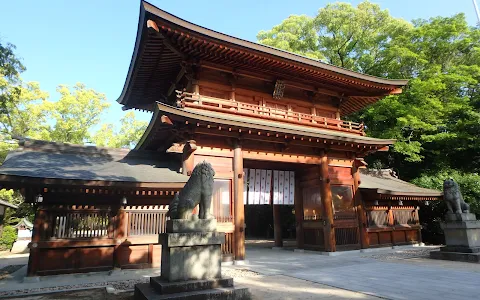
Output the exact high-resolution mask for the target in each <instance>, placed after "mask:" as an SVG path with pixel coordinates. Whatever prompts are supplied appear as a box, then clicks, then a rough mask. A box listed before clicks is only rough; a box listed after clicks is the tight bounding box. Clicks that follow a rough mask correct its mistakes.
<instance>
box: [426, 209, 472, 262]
mask: <svg viewBox="0 0 480 300" xmlns="http://www.w3.org/2000/svg"><path fill="white" fill-rule="evenodd" d="M445 219H446V222H445V223H442V224H441V227H442V229H443V232H444V233H445V244H446V246H445V247H442V248H440V251H432V252H430V257H431V258H435V259H446V260H456V261H466V262H476V263H480V221H477V220H476V218H475V214H472V213H462V214H452V213H449V214H447V215H446V216H445Z"/></svg>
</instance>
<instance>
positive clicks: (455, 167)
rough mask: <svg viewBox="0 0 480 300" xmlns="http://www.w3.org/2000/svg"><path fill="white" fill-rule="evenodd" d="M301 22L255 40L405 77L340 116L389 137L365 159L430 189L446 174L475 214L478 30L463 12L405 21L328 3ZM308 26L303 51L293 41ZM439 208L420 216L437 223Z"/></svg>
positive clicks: (479, 140)
mask: <svg viewBox="0 0 480 300" xmlns="http://www.w3.org/2000/svg"><path fill="white" fill-rule="evenodd" d="M304 19H306V20H308V22H307V21H302V22H300V21H299V22H296V23H295V24H291V23H292V22H293V21H294V20H295V18H292V17H290V18H289V19H287V20H285V21H284V22H282V24H280V25H278V26H275V27H274V28H273V29H272V30H269V31H263V32H260V33H259V35H258V40H259V42H260V43H264V44H267V45H270V46H274V47H277V48H281V49H284V50H288V51H292V52H296V53H299V54H302V55H306V53H308V52H315V53H317V54H316V56H317V57H323V59H324V61H326V62H328V63H330V64H334V65H337V66H341V67H345V68H348V69H352V70H355V71H359V72H363V73H367V74H370V75H375V76H383V77H388V78H407V79H409V84H408V86H407V87H406V88H405V89H404V92H403V93H402V94H400V95H396V96H389V97H386V98H385V99H383V100H381V101H379V102H377V103H375V104H374V105H371V106H369V107H367V108H365V109H363V110H362V111H360V112H357V113H356V114H353V115H351V116H348V118H350V119H352V120H354V121H363V122H364V123H365V124H366V126H367V130H366V132H367V135H369V136H373V137H378V138H393V139H396V140H397V142H396V143H395V144H394V145H393V147H391V148H390V151H389V152H386V153H385V152H382V153H376V154H374V155H370V156H369V157H367V161H368V162H369V163H370V165H375V166H380V167H392V168H394V169H396V171H397V172H398V173H399V174H400V176H401V178H403V179H407V180H413V181H414V182H415V183H416V184H418V185H421V186H425V187H430V188H436V189H441V188H442V184H441V183H442V182H443V180H445V179H446V178H449V177H453V178H454V179H455V180H456V181H457V182H458V183H459V185H460V187H461V189H462V191H463V194H464V195H465V199H466V201H467V202H469V203H470V205H471V207H472V210H473V211H474V212H476V213H477V214H480V209H479V206H480V201H479V199H480V197H479V196H480V195H479V194H478V186H479V184H478V174H479V173H480V172H479V171H480V93H479V92H478V91H480V85H479V84H480V29H479V28H476V27H471V26H468V24H467V22H466V20H465V16H464V15H463V14H457V15H454V16H451V17H434V18H431V19H428V20H414V21H412V22H411V23H408V22H405V21H403V20H399V19H394V18H392V17H391V16H390V15H389V14H388V12H387V11H386V10H381V9H380V7H379V6H378V5H376V4H372V3H370V2H363V3H360V4H359V5H358V6H357V7H352V6H351V5H350V4H346V3H336V4H329V5H327V6H326V7H325V8H322V9H320V10H319V12H318V14H317V15H316V16H315V17H314V18H308V17H304ZM312 23H313V25H312ZM287 25H288V26H287ZM312 26H313V28H314V29H313V31H314V32H315V33H310V36H314V37H310V39H313V40H315V42H311V43H308V45H309V47H310V46H311V48H309V47H306V46H305V45H306V44H305V43H296V42H295V41H296V40H299V41H303V40H304V36H306V35H305V34H303V33H304V32H311V28H312ZM291 28H293V29H294V30H291ZM309 30H310V31H309ZM285 36H286V37H288V39H287V38H285ZM286 41H287V42H286ZM290 41H291V42H290ZM444 209H445V207H444V206H443V205H440V204H439V205H433V206H430V207H429V208H428V209H425V210H424V212H425V211H429V212H430V215H429V218H428V220H435V218H436V219H437V220H438V217H439V216H441V217H443V210H444ZM430 225H432V226H430ZM433 225H435V224H434V223H430V224H429V227H432V228H433V227H435V226H433ZM435 230H438V226H436V227H435ZM435 230H432V231H435Z"/></svg>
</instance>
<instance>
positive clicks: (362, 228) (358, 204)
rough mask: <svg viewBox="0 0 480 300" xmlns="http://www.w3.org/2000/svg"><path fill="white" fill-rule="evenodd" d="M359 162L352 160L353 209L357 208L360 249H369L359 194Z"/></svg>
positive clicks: (365, 217) (364, 216)
mask: <svg viewBox="0 0 480 300" xmlns="http://www.w3.org/2000/svg"><path fill="white" fill-rule="evenodd" d="M359 163H360V162H359V161H358V160H354V161H353V166H352V176H353V190H354V193H355V194H354V197H355V198H354V200H355V207H356V208H357V216H358V230H359V231H360V246H361V248H362V249H366V248H368V247H370V241H369V239H368V232H367V216H366V215H365V210H364V207H363V201H362V194H361V193H360V188H359V186H360V184H361V182H360V170H359V168H358V167H359Z"/></svg>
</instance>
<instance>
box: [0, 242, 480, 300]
mask: <svg viewBox="0 0 480 300" xmlns="http://www.w3.org/2000/svg"><path fill="white" fill-rule="evenodd" d="M426 250H429V249H427V248H418V250H417V249H412V248H410V249H407V250H391V249H390V250H385V251H383V250H382V251H378V252H374V253H358V252H357V253H342V254H341V255H339V256H325V255H319V254H315V253H310V252H305V253H299V252H293V251H287V250H272V249H269V248H265V247H261V246H249V247H248V248H247V259H248V263H247V264H246V265H235V266H224V267H223V270H224V271H225V274H226V275H228V276H233V277H234V278H235V284H236V285H239V286H247V287H249V288H250V289H251V291H252V293H253V299H254V300H260V299H267V300H270V299H271V300H273V299H282V300H293V299H312V300H313V299H329V300H334V299H335V300H340V299H366V300H373V299H380V298H382V299H398V300H404V299H427V300H429V299H459V300H461V299H480V296H479V295H480V293H479V292H478V286H479V285H480V264H472V263H462V262H451V261H440V260H431V259H428V258H426V257H425V253H427V252H428V251H426ZM415 253H418V256H417V255H416V254H415ZM23 259H25V258H23ZM13 262H15V263H20V261H19V260H18V259H15V260H13ZM10 263H11V262H10ZM6 264H9V262H7V261H4V260H3V259H0V265H6ZM247 270H250V271H247ZM158 271H159V270H158V269H150V270H148V269H145V270H130V271H119V272H118V273H115V272H114V273H112V274H108V273H91V274H72V275H63V276H51V277H44V278H41V279H40V281H39V282H30V283H24V282H22V280H20V275H21V272H20V271H19V272H16V273H19V274H17V275H18V276H14V277H13V278H11V279H8V280H1V281H0V294H2V291H3V293H4V296H6V295H5V293H6V291H8V290H10V291H12V292H13V291H14V290H17V289H18V288H20V287H21V288H23V289H29V288H40V287H43V288H46V287H52V289H55V288H59V287H58V286H59V285H64V286H65V285H68V284H77V285H82V284H83V285H86V286H89V285H110V286H114V287H115V288H116V289H117V290H118V289H120V290H121V289H128V288H130V286H133V284H134V282H133V281H137V280H147V278H148V276H152V275H154V276H155V275H157V276H158ZM140 278H141V279H140ZM122 280H123V281H122ZM125 280H127V281H128V285H127V284H124V283H125V282H126V281H125ZM130 281H132V282H130ZM113 283H118V285H115V284H113ZM47 289H49V288H47ZM98 292H99V290H98V289H97V290H91V291H90V292H85V293H82V292H73V291H72V292H68V293H63V294H50V295H51V296H47V295H44V296H30V297H28V298H24V299H32V300H33V299H42V300H43V299H107V298H103V297H100V296H99V294H97V293H98ZM89 293H91V294H89ZM102 293H103V290H102ZM19 294H21V293H18V294H17V295H19ZM54 295H55V296H54ZM60 295H62V297H60V298H58V296H60ZM102 295H103V294H102ZM104 295H105V297H109V295H107V294H104ZM129 295H131V292H130V293H126V294H122V297H121V298H122V299H129ZM10 296H13V295H12V294H10ZM90 296H91V297H90ZM117 296H118V297H120V295H117ZM7 297H8V296H7ZM51 297H53V298H51ZM118 297H117V298H118ZM117 298H115V297H113V298H108V299H117ZM9 299H12V298H9Z"/></svg>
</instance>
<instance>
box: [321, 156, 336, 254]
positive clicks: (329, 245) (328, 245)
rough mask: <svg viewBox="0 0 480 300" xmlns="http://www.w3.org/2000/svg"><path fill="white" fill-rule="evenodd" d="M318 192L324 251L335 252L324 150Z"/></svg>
mask: <svg viewBox="0 0 480 300" xmlns="http://www.w3.org/2000/svg"><path fill="white" fill-rule="evenodd" d="M320 194H321V197H322V212H323V220H324V230H323V233H324V234H323V236H324V243H325V251H327V252H335V250H336V245H335V228H334V223H333V204H332V190H331V188H330V176H329V174H328V157H327V153H326V152H325V151H322V153H321V156H320Z"/></svg>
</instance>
